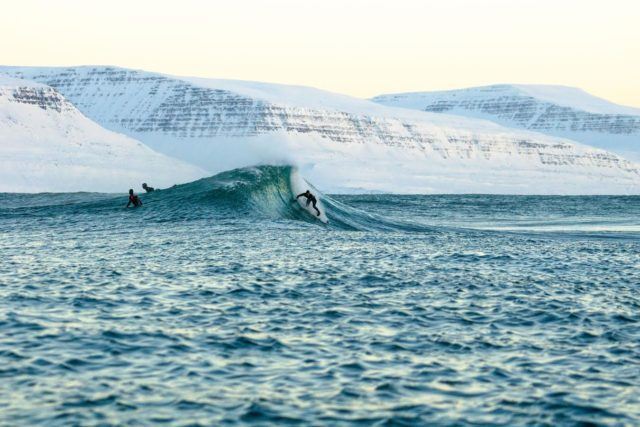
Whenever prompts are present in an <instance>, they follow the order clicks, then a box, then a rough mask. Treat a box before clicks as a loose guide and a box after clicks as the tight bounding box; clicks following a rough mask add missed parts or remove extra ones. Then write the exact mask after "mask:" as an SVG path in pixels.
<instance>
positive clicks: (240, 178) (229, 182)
mask: <svg viewBox="0 0 640 427" xmlns="http://www.w3.org/2000/svg"><path fill="white" fill-rule="evenodd" d="M307 189H308V190H310V191H311V192H312V193H313V194H314V195H315V196H316V197H317V199H318V207H319V209H320V211H321V213H322V215H321V217H320V218H321V219H322V220H324V221H321V220H319V218H318V217H316V216H315V215H313V214H312V213H310V212H308V211H307V210H306V209H305V208H304V207H303V206H301V205H300V204H299V203H298V202H297V201H296V198H295V197H296V195H297V194H299V193H302V192H304V191H305V190H307ZM144 196H145V197H144V198H143V202H146V203H147V204H153V205H164V206H172V207H179V208H184V206H185V205H188V206H189V208H190V209H191V210H196V211H202V210H207V209H213V210H215V211H216V212H217V213H225V214H228V215H231V216H234V217H236V216H261V217H267V218H270V219H276V220H277V219H286V220H297V221H304V222H307V223H310V224H314V225H317V226H319V227H328V228H337V229H344V230H358V231H385V230H386V231H434V230H435V227H429V226H425V225H422V224H417V223H413V222H409V221H402V222H400V221H394V220H390V219H388V218H384V217H382V216H379V215H375V214H372V213H369V212H366V211H364V210H361V209H357V208H354V207H351V206H348V205H346V204H344V203H341V202H340V201H338V200H336V199H334V198H332V197H330V196H328V195H326V194H324V193H322V192H321V191H319V190H318V189H317V188H315V186H314V185H313V184H311V183H310V182H308V181H306V180H305V179H304V178H302V177H301V176H300V174H299V172H298V170H297V169H296V168H295V167H292V166H255V167H248V168H241V169H234V170H231V171H226V172H222V173H220V174H218V175H215V176H213V177H210V178H204V179H201V180H198V181H195V182H191V183H188V184H183V185H177V186H174V187H172V188H170V189H167V190H162V191H157V192H154V193H150V194H147V195H144Z"/></svg>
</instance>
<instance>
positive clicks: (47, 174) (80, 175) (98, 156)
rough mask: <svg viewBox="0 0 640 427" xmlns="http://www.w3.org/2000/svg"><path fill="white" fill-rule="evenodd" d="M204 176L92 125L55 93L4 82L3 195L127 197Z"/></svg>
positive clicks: (0, 103)
mask: <svg viewBox="0 0 640 427" xmlns="http://www.w3.org/2000/svg"><path fill="white" fill-rule="evenodd" d="M204 175H205V172H204V171H202V170H200V169H198V168H196V167H193V166H190V165H187V164H186V163H184V162H181V161H177V160H174V159H170V158H168V157H166V156H164V155H161V154H159V153H156V152H154V151H152V150H151V149H149V148H148V147H146V146H144V145H143V144H141V143H140V142H138V141H135V140H133V139H131V138H129V137H127V136H124V135H119V134H116V133H113V132H111V131H108V130H106V129H104V128H102V127H100V126H99V125H97V124H96V123H93V122H91V121H90V120H89V119H87V118H86V117H84V116H83V115H82V114H81V113H80V112H79V111H78V110H77V109H76V108H75V107H74V106H73V105H72V104H71V103H69V102H68V101H67V100H66V99H65V98H64V97H63V96H62V95H61V94H60V93H58V92H57V91H56V90H55V89H53V88H51V87H48V86H45V85H43V84H37V83H32V82H29V81H24V80H17V79H7V78H2V79H0V192H45V191H46V192H58V191H99V192H126V191H127V189H128V188H130V187H133V188H136V189H138V188H139V185H140V183H141V182H143V181H149V182H152V183H157V185H161V186H168V185H172V184H175V183H181V182H187V181H191V180H193V179H196V178H199V177H202V176H204Z"/></svg>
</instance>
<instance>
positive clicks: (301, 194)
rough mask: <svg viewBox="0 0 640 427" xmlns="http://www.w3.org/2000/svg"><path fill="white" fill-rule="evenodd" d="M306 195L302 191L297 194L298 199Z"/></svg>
mask: <svg viewBox="0 0 640 427" xmlns="http://www.w3.org/2000/svg"><path fill="white" fill-rule="evenodd" d="M302 196H304V193H300V194H298V195H297V196H296V200H298V199H299V198H300V197H302Z"/></svg>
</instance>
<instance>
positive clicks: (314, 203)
mask: <svg viewBox="0 0 640 427" xmlns="http://www.w3.org/2000/svg"><path fill="white" fill-rule="evenodd" d="M313 209H315V210H316V212H318V215H317V216H320V209H318V207H317V206H316V202H313Z"/></svg>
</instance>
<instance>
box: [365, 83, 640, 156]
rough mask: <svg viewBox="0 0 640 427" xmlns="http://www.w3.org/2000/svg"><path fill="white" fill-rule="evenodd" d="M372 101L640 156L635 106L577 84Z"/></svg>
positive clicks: (420, 94) (487, 88)
mask: <svg viewBox="0 0 640 427" xmlns="http://www.w3.org/2000/svg"><path fill="white" fill-rule="evenodd" d="M373 101H375V102H378V103H380V104H383V105H387V106H392V107H402V108H411V109H416V110H422V111H429V112H436V113H448V114H458V115H462V116H467V117H475V118H481V119H487V120H492V121H495V122H496V123H500V124H502V125H505V126H509V127H517V128H522V129H529V130H533V131H537V132H542V133H545V134H548V135H554V136H560V137H565V138H569V139H573V140H575V141H579V142H582V143H584V144H588V145H592V146H594V147H599V148H602V149H605V150H609V151H612V152H615V153H618V154H620V155H623V156H625V157H626V158H629V159H631V160H634V161H640V109H637V108H631V107H624V106H621V105H617V104H613V103H611V102H609V101H606V100H604V99H601V98H597V97H595V96H592V95H590V94H588V93H587V92H584V91H582V90H580V89H577V88H572V87H566V86H543V85H494V86H484V87H475V88H469V89H460V90H449V91H437V92H416V93H399V94H391V95H381V96H377V97H375V98H373Z"/></svg>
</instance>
